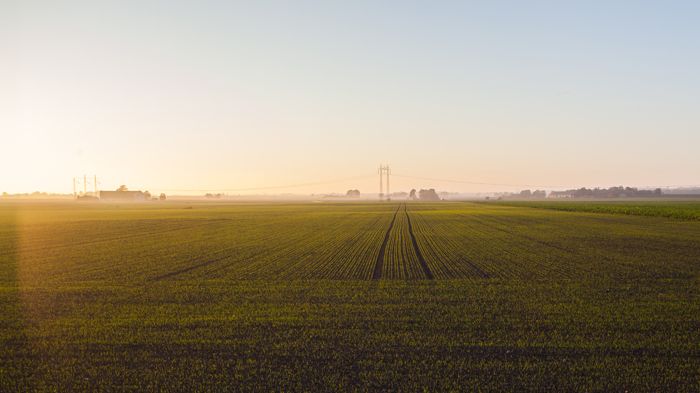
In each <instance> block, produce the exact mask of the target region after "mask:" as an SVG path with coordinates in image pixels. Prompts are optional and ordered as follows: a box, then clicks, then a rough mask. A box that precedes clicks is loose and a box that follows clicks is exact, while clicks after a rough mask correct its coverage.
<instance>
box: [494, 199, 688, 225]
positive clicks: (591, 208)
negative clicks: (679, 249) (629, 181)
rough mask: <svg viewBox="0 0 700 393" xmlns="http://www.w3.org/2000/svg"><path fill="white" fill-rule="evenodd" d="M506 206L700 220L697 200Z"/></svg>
mask: <svg viewBox="0 0 700 393" xmlns="http://www.w3.org/2000/svg"><path fill="white" fill-rule="evenodd" d="M498 203H499V204H503V205H508V206H525V207H536V208H541V209H552V210H563V211H571V212H588V213H606V214H626V215H631V216H649V217H666V218H674V219H679V220H698V221H700V202H698V201H697V200H680V201H669V200H658V201H629V200H617V201H616V200H612V201H585V200H576V201H566V200H563V201H562V200H560V201H507V202H498Z"/></svg>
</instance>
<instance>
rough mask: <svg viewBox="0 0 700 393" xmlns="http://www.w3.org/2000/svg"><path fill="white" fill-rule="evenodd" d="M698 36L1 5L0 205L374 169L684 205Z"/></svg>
mask: <svg viewBox="0 0 700 393" xmlns="http://www.w3.org/2000/svg"><path fill="white" fill-rule="evenodd" d="M698 20H700V2H697V1H664V2H660V1H527V2H525V1H498V0H494V1H455V2H452V1H376V0H374V1H362V0H360V1H352V2H348V1H329V0H325V1H303V0H302V1H240V2H236V1H191V2H185V1H144V0H140V1H126V0H121V1H60V2H58V1H33V0H22V1H19V0H17V1H14V0H9V1H8V0H4V1H1V2H0V59H1V61H0V192H2V191H6V192H11V193H14V192H31V191H35V190H41V191H50V192H65V193H68V192H72V179H73V177H75V176H78V177H82V176H83V175H84V174H86V175H88V176H92V175H94V174H96V175H97V176H98V181H99V188H101V189H115V188H116V187H118V186H119V185H121V184H126V185H127V186H129V188H131V189H148V190H150V191H152V192H169V193H171V194H178V193H180V194H198V193H200V192H204V191H206V190H211V191H217V190H221V191H226V192H228V193H231V194H237V193H240V194H250V193H281V192H291V193H321V192H344V191H345V190H347V189H348V188H358V189H360V190H361V191H362V192H364V193H373V192H374V193H376V192H377V191H378V175H377V167H378V166H379V165H380V164H389V165H390V166H391V169H392V173H393V174H394V175H395V176H392V178H391V185H392V190H396V191H399V190H409V189H411V188H428V187H435V188H437V189H439V190H445V191H454V192H457V191H461V192H479V191H508V190H510V191H515V190H519V189H522V188H547V189H562V188H568V187H581V186H587V187H594V186H603V187H607V186H614V185H627V186H639V187H643V186H675V185H699V184H700V152H699V150H698V146H700V110H698V109H699V108H698V104H700V72H699V71H698V70H700V24H699V23H697V21H698ZM436 179H446V180H451V181H449V182H448V181H443V180H436ZM452 180H459V181H461V182H459V183H458V182H453V181H452ZM473 183H480V184H473ZM287 185H292V186H293V187H286V188H284V187H279V186H287ZM263 187H265V189H261V190H253V189H254V188H263ZM190 190H192V191H190Z"/></svg>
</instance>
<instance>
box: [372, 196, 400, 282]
mask: <svg viewBox="0 0 700 393" xmlns="http://www.w3.org/2000/svg"><path fill="white" fill-rule="evenodd" d="M400 209H401V205H399V207H397V208H396V211H395V212H394V217H393V218H392V219H391V224H389V228H388V229H387V230H386V234H384V241H383V242H382V246H381V247H380V248H379V255H377V262H376V263H375V264H374V273H373V274H372V280H379V279H381V278H382V268H383V267H384V254H385V252H386V245H387V243H389V236H390V235H391V229H392V228H393V227H394V221H396V215H397V214H398V213H399V210H400Z"/></svg>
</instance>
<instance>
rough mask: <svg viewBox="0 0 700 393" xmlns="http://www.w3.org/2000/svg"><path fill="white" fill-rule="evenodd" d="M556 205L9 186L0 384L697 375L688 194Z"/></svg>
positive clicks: (359, 383) (457, 382) (636, 387)
mask: <svg viewBox="0 0 700 393" xmlns="http://www.w3.org/2000/svg"><path fill="white" fill-rule="evenodd" d="M668 203H670V202H668ZM541 207H544V206H537V208H533V207H530V206H527V205H518V206H506V205H502V204H474V203H463V202H444V203H410V202H407V203H403V202H393V203H320V204H310V203H289V204H283V203H264V204H263V203H260V204H256V203H183V202H164V203H155V202H154V203H146V204H121V205H116V204H102V203H83V204H81V203H76V202H72V201H71V202H26V203H17V202H14V203H0V343H1V344H2V349H3V350H2V351H0V391H2V392H14V391H16V392H24V391H32V390H34V391H76V390H79V391H105V390H108V391H114V390H120V391H121V390H127V391H154V390H166V391H203V390H204V391H206V390H209V391H259V390H265V391H279V390H292V391H297V390H301V391H331V390H388V391H397V390H402V391H406V390H409V391H414V390H429V391H435V390H441V391H444V390H448V391H464V390H466V391H474V390H491V391H523V390H525V391H527V390H536V391H542V390H547V391H550V390H556V391H676V392H693V391H698V390H700V384H699V382H698V381H699V380H700V378H699V374H698V370H699V369H700V285H699V284H700V281H699V278H700V276H699V273H700V221H698V220H696V219H694V218H692V217H694V214H695V213H693V212H690V213H687V212H686V213H683V212H682V210H683V209H686V210H687V209H688V207H687V206H685V207H684V206H683V204H682V203H681V204H678V205H674V206H664V207H663V209H664V211H665V212H668V211H673V212H674V213H673V214H665V213H664V214H642V215H639V214H628V213H624V212H623V213H619V212H618V211H604V210H600V209H598V210H596V211H593V212H592V210H591V209H590V208H579V209H577V208H568V207H567V208H566V209H552V208H547V207H545V208H541ZM633 208H635V207H634V206H632V207H630V209H633ZM690 208H691V209H695V208H696V207H695V206H691V207H690ZM615 209H619V207H615ZM623 210H624V207H623ZM679 212H680V213H679ZM689 217H690V218H689Z"/></svg>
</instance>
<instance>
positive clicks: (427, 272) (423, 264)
mask: <svg viewBox="0 0 700 393" xmlns="http://www.w3.org/2000/svg"><path fill="white" fill-rule="evenodd" d="M403 211H404V213H406V220H408V233H409V234H410V235H411V243H413V249H414V250H415V252H416V256H417V257H418V262H420V266H421V267H422V268H423V273H424V274H425V277H426V278H427V279H428V280H432V279H434V278H435V277H434V276H433V272H431V271H430V268H429V267H428V263H427V262H426V261H425V258H423V254H421V252H420V247H418V241H417V240H416V235H414V234H413V225H411V216H410V215H409V214H408V208H407V207H406V204H405V203H404V204H403Z"/></svg>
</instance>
